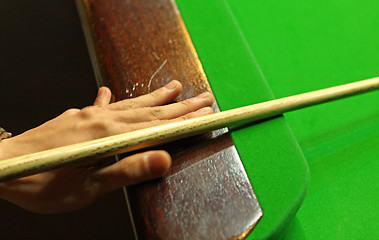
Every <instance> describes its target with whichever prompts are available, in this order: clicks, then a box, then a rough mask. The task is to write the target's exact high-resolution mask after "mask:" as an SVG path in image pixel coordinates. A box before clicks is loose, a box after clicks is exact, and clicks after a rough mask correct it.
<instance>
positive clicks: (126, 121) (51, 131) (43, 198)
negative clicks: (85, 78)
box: [0, 80, 214, 213]
mask: <svg viewBox="0 0 379 240" xmlns="http://www.w3.org/2000/svg"><path fill="white" fill-rule="evenodd" d="M181 91H182V85H181V84H180V82H178V81H175V80H174V81H172V82H170V83H169V84H167V85H166V86H165V87H162V88H160V89H158V90H156V91H154V92H152V93H150V94H148V95H144V96H141V97H137V98H133V99H127V100H123V101H120V102H116V103H110V100H111V91H110V90H109V89H108V88H106V87H102V88H100V89H99V92H98V95H97V98H96V100H95V102H94V105H93V106H89V107H86V108H83V109H70V110H67V111H66V112H64V113H63V114H61V115H60V116H58V117H56V118H54V119H52V120H50V121H48V122H46V123H44V124H42V125H41V126H39V127H37V128H34V129H31V130H29V131H26V132H25V133H22V134H20V135H18V136H15V137H13V138H9V139H4V140H2V141H1V143H0V161H1V160H3V159H8V158H12V157H17V156H21V155H25V154H30V153H34V152H39V151H44V150H48V149H52V148H56V147H61V146H66V145H70V144H75V143H79V142H84V141H89V140H93V139H98V138H102V137H107V136H111V135H115V134H120V133H124V132H130V131H134V130H138V129H143V128H146V127H151V126H156V125H161V124H165V123H170V122H174V121H180V120H184V119H189V118H194V117H200V116H204V115H207V114H211V113H213V111H212V109H211V108H210V106H211V105H212V103H213V101H214V98H213V96H212V94H210V93H203V94H200V95H199V96H197V97H195V98H191V99H187V100H184V101H182V102H179V103H173V104H169V105H164V104H167V103H170V102H172V101H173V100H174V99H175V98H176V97H177V96H178V95H179V94H180V92H181ZM162 105H164V106H162ZM170 166H171V157H170V155H169V154H168V153H167V152H165V151H163V150H154V151H147V152H143V153H138V154H135V155H131V156H128V157H126V158H124V159H122V160H120V161H118V162H117V163H114V164H112V165H110V166H106V167H102V166H100V165H99V164H83V165H78V166H71V167H64V168H60V169H56V170H53V171H49V172H45V173H40V174H36V175H32V176H28V177H24V178H19V179H16V180H12V181H8V182H4V183H0V198H3V199H5V200H7V201H9V202H12V203H13V204H16V205H18V206H20V207H22V208H24V209H27V210H29V211H32V212H37V213H59V212H67V211H72V210H76V209H79V208H83V207H86V206H88V205H89V204H91V203H92V202H93V201H95V200H96V199H97V198H98V197H99V196H101V195H103V194H106V193H108V192H110V191H113V190H115V189H118V188H121V187H123V186H129V185H132V184H136V183H139V182H143V181H147V180H151V179H154V178H158V177H161V176H162V175H164V174H165V173H166V172H167V170H168V169H169V168H170Z"/></svg>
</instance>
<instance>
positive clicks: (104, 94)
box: [93, 87, 112, 107]
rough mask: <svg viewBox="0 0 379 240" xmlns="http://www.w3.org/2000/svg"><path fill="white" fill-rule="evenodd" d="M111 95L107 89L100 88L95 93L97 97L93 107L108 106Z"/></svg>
mask: <svg viewBox="0 0 379 240" xmlns="http://www.w3.org/2000/svg"><path fill="white" fill-rule="evenodd" d="M111 97H112V93H111V90H109V88H107V87H101V88H99V91H98V92H97V97H96V99H95V102H94V104H93V105H94V106H98V107H105V106H107V105H108V104H109V102H110V101H111Z"/></svg>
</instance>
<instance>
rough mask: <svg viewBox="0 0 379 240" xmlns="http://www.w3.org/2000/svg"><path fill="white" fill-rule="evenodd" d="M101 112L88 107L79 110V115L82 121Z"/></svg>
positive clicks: (99, 109) (95, 108)
mask: <svg viewBox="0 0 379 240" xmlns="http://www.w3.org/2000/svg"><path fill="white" fill-rule="evenodd" d="M101 112H102V109H101V108H98V107H93V106H90V107H85V108H83V109H82V110H80V112H79V115H80V117H81V118H83V119H91V118H93V117H94V116H95V115H98V114H100V113H101Z"/></svg>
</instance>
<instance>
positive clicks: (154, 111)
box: [149, 108, 162, 119]
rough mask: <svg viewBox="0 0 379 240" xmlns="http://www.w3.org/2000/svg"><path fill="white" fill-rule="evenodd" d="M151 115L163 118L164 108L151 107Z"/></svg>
mask: <svg viewBox="0 0 379 240" xmlns="http://www.w3.org/2000/svg"><path fill="white" fill-rule="evenodd" d="M149 115H150V117H151V119H161V118H162V109H160V108H150V110H149Z"/></svg>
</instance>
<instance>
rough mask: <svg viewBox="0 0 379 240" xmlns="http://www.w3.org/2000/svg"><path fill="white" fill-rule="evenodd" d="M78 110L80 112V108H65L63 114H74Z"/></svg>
mask: <svg viewBox="0 0 379 240" xmlns="http://www.w3.org/2000/svg"><path fill="white" fill-rule="evenodd" d="M78 112H80V109H77V108H70V109H67V110H66V111H65V112H64V113H63V114H65V115H74V114H77V113H78Z"/></svg>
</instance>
